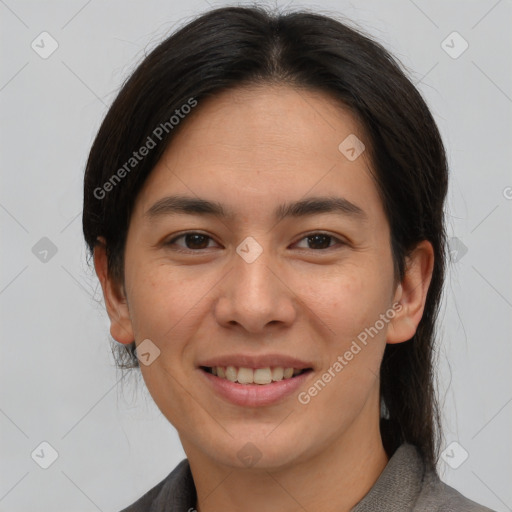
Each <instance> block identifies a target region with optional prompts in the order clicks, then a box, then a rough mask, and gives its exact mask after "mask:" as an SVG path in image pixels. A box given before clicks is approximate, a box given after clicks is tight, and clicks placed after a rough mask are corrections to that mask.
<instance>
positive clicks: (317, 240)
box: [299, 233, 343, 250]
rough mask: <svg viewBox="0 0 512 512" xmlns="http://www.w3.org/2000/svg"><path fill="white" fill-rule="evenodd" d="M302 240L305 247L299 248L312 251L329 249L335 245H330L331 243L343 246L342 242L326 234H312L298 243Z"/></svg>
mask: <svg viewBox="0 0 512 512" xmlns="http://www.w3.org/2000/svg"><path fill="white" fill-rule="evenodd" d="M303 240H306V247H304V246H302V247H300V246H299V248H301V249H313V250H322V249H329V248H330V247H332V246H333V245H336V243H334V244H331V242H332V241H336V242H338V243H339V244H341V245H343V241H342V240H340V239H339V238H336V237H334V236H332V235H329V234H327V233H312V234H311V235H308V236H305V237H304V238H302V239H301V240H300V241H299V243H300V242H302V241H303Z"/></svg>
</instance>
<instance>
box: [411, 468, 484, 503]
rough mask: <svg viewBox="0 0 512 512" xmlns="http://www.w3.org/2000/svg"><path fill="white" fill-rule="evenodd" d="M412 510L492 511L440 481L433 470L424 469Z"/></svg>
mask: <svg viewBox="0 0 512 512" xmlns="http://www.w3.org/2000/svg"><path fill="white" fill-rule="evenodd" d="M414 510H415V511H416V510H417V511H418V512H424V511H425V512H427V511H428V512H494V511H493V510H491V509H490V508H487V507H484V506H483V505H480V504H478V503H476V502H474V501H472V500H470V499H468V498H466V497H465V496H464V495H462V494H461V493H460V492H459V491H457V490H456V489H454V488H453V487H450V486H449V485H447V484H446V483H444V482H443V481H441V480H440V478H439V476H438V475H437V473H436V472H434V471H433V470H431V471H425V474H424V478H423V482H422V486H421V492H420V494H419V496H418V500H417V501H416V506H415V507H414Z"/></svg>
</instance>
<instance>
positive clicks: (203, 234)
mask: <svg viewBox="0 0 512 512" xmlns="http://www.w3.org/2000/svg"><path fill="white" fill-rule="evenodd" d="M187 235H200V236H203V237H205V238H209V239H210V240H213V238H212V237H211V236H209V235H206V234H205V233H201V232H198V231H187V232H185V233H182V234H181V235H178V236H176V237H174V238H173V239H171V240H169V241H168V242H165V243H164V245H165V246H172V245H174V244H175V242H176V240H179V239H180V238H184V237H186V236H187ZM316 235H323V236H325V237H327V238H330V239H332V240H336V241H337V242H338V245H340V246H344V245H348V244H347V243H346V242H344V241H343V240H341V239H340V238H337V237H335V236H334V235H331V234H329V233H324V232H322V231H313V232H311V233H308V234H307V235H305V236H303V237H302V238H300V239H299V240H298V241H297V242H296V243H298V242H301V241H302V240H304V239H307V238H311V237H314V236H316ZM333 247H335V246H334V245H332V246H329V247H327V248H325V249H307V248H306V249H304V248H301V249H302V250H310V251H315V252H322V251H327V250H329V249H332V248H333ZM206 249H208V247H207V248H206ZM173 250H175V251H176V252H182V253H187V254H190V253H197V252H201V251H203V250H204V249H173Z"/></svg>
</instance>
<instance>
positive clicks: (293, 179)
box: [136, 85, 382, 215]
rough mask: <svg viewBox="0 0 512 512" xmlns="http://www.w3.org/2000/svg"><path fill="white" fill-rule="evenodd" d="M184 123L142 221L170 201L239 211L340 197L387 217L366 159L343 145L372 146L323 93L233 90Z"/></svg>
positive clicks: (147, 192) (146, 198)
mask: <svg viewBox="0 0 512 512" xmlns="http://www.w3.org/2000/svg"><path fill="white" fill-rule="evenodd" d="M182 123H183V124H182V125H181V126H180V129H179V131H178V132H177V133H176V135H175V136H174V138H173V139H172V141H171V143H170V145H169V146H168V148H167V149H166V151H165V152H164V154H163V156H162V158H161V159H160V161H159V162H158V164H157V165H156V166H155V168H154V169H153V171H152V172H151V174H150V176H149V177H148V179H147V181H146V183H145V185H144V187H143V190H142V191H141V192H140V194H139V197H138V204H137V208H136V209H138V210H139V213H140V214H143V213H144V212H145V211H147V209H148V208H150V207H151V205H152V204H153V203H154V202H155V201H156V200H158V199H160V198H161V197H164V196H165V195H168V194H171V193H173V194H176V193H177V194H187V195H190V196H192V197H194V196H195V197H201V198H205V199H211V200H214V201H219V200H220V201H221V202H222V199H224V200H225V201H226V202H228V203H229V205H228V206H232V207H233V208H232V209H233V210H235V211H236V210H237V206H238V207H242V209H243V207H244V206H247V205H253V206H254V205H260V206H261V209H264V208H265V207H266V206H270V204H271V203H273V204H275V203H276V202H282V201H283V198H284V197H286V198H287V199H290V200H291V199H293V200H297V199H301V198H305V197H308V196H320V195H322V196H325V195H333V194H336V195H342V196H343V197H346V198H347V199H348V200H350V201H352V202H355V203H360V206H362V207H363V208H364V209H365V210H370V214H371V213H372V212H371V211H372V210H373V213H374V214H376V215H378V214H381V213H382V209H381V205H380V199H379V196H378V192H377V189H376V186H375V183H374V181H373V179H372V177H371V174H370V169H369V165H370V162H369V157H368V154H367V153H368V151H366V150H365V151H363V152H362V153H361V155H360V156H359V157H358V158H356V159H352V158H349V157H352V156H353V152H352V154H351V153H347V152H346V149H347V144H346V143H344V141H347V140H348V141H349V143H350V142H352V141H357V140H359V141H361V142H362V143H363V144H364V145H365V146H366V147H367V148H368V147H369V141H367V140H366V136H365V134H364V132H363V130H362V129H361V127H360V126H359V123H358V122H357V120H356V119H355V117H354V116H353V115H352V114H351V113H350V112H349V111H348V109H347V108H344V107H343V106H342V105H341V103H340V102H338V101H336V100H334V99H333V98H332V97H330V96H328V95H326V94H324V93H321V92H315V91H309V90H304V89H294V88H291V87H289V86H283V85H279V86H251V87H244V88H238V89H233V90H229V91H224V92H222V93H221V94H218V95H216V96H214V97H211V98H208V99H206V100H204V101H202V102H199V104H198V106H197V107H196V108H195V109H194V111H193V112H192V113H191V114H189V116H188V117H187V118H186V119H185V120H184V121H182ZM356 138H357V139H356ZM340 145H341V146H340ZM352 145H353V144H352ZM348 146H350V144H348ZM361 147H362V146H359V148H356V149H360V148H361ZM348 149H351V148H350V147H348Z"/></svg>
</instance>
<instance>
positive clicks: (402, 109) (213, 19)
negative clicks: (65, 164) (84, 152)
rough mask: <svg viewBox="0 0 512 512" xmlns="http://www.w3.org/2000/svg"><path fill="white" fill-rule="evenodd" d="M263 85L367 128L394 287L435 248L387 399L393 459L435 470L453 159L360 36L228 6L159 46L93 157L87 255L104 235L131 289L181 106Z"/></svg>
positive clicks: (320, 19) (398, 349)
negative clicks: (127, 264) (407, 456)
mask: <svg viewBox="0 0 512 512" xmlns="http://www.w3.org/2000/svg"><path fill="white" fill-rule="evenodd" d="M255 84H258V85H265V84H285V85H289V86H291V87H295V88H302V89H308V90H312V91H320V92H324V93H326V94H328V95H330V96H331V97H334V98H337V99H338V100H339V101H340V102H341V103H342V104H343V105H344V106H345V107H346V108H348V109H349V110H350V112H351V113H352V114H353V115H354V117H355V118H356V119H357V120H358V121H359V123H360V124H361V126H362V127H363V129H364V131H365V135H366V137H367V141H368V142H369V144H368V145H367V149H369V154H370V156H371V164H372V172H373V174H374V178H375V180H376V183H377V187H378V190H379V193H380V196H381V198H382V202H383V205H384V209H385V212H386V215H387V218H388V222H389V225H390V229H391V241H390V243H391V248H392V252H393V260H394V264H395V277H396V279H397V280H401V279H402V277H403V275H404V268H405V264H406V257H407V254H408V253H409V251H410V250H411V249H413V248H414V246H415V245H416V244H417V243H418V242H420V241H422V240H429V241H430V242H431V243H432V246H433V248H434V257H435V262H434V269H433V275H432V280H431V284H430V288H429V291H428V294H427V299H426V305H425V310H424V314H423V317H422V319H421V321H420V323H419V326H418V329H417V331H416V334H415V335H414V337H413V338H412V339H411V340H409V341H407V342H404V343H399V344H393V345H391V344H388V345H387V346H386V349H385V352H384V357H383V361H382V365H381V370H380V393H381V403H382V407H381V409H382V413H381V415H382V419H381V433H382V438H383V442H384V446H385V448H386V450H387V452H388V454H389V455H390V454H391V453H392V452H393V451H394V450H395V448H396V447H397V446H398V445H399V444H401V443H403V442H409V443H411V444H414V445H415V446H417V447H418V449H419V450H420V452H421V453H422V455H423V457H424V459H425V461H426V463H427V464H428V465H429V466H430V467H432V468H434V466H435V462H436V460H437V456H438V449H439V439H438V436H439V433H440V425H439V412H438V405H437V400H436V393H435V379H434V372H433V356H434V353H435V352H434V349H435V343H434V341H435V327H436V318H437V315H438V309H439V303H440V299H441V293H442V286H443V281H444V273H445V238H446V234H445V227H444V211H443V208H444V200H445V196H446V191H447V180H448V178H447V174H448V169H447V162H446V156H445V150H444V147H443V143H442V141H441V138H440V135H439V131H438V129H437V126H436V124H435V122H434V120H433V118H432V115H431V113H430V111H429V109H428V107H427V105H426V104H425V101H424V100H423V99H422V97H421V95H420V94H419V92H418V91H417V90H416V88H415V87H414V85H413V84H412V83H411V81H410V80H409V79H408V78H407V76H406V75H405V74H404V72H403V71H402V69H401V66H400V65H399V64H398V63H397V61H396V60H395V59H394V58H393V57H392V56H391V55H390V54H389V53H388V52H387V51H386V50H385V49H384V48H383V47H382V46H381V45H380V44H378V43H376V42H374V41H373V40H372V39H370V38H369V37H367V36H365V35H364V34H362V33H361V32H360V31H358V30H355V29H353V28H350V27H349V26H347V25H346V24H345V23H343V22H341V21H338V20H336V19H335V18H334V17H328V16H324V15H320V14H316V13H311V12H308V11H304V10H303V11H299V12H289V13H273V12H269V11H267V10H266V9H264V8H261V7H256V6H255V7H225V8H219V9H215V10H212V11H209V12H207V13H206V14H203V15H201V16H199V17H198V18H196V19H194V20H193V21H192V22H190V23H188V24H187V25H185V26H184V27H182V28H181V29H180V30H178V31H177V32H176V33H174V34H173V35H171V36H170V37H168V38H167V39H166V40H164V41H163V42H162V43H160V44H159V45H158V46H157V47H156V48H155V49H154V50H153V51H152V52H151V53H150V54H149V55H147V56H146V57H145V58H144V60H143V61H142V63H141V64H140V65H139V66H138V67H137V69H136V70H135V72H134V73H133V74H132V75H131V76H130V77H129V79H128V80H127V81H126V82H125V84H124V85H123V87H122V89H121V91H120V92H119V94H118V96H117V98H116V99H115V101H114V103H113V104H112V106H111V107H110V109H109V111H108V113H107V115H106V117H105V119H104V121H103V123H102V125H101V127H100V130H99V132H98V134H97V136H96V139H95V141H94V143H93V145H92V148H91V151H90V155H89V159H88V162H87V168H86V172H85V181H84V207H83V231H84V236H85V240H86V243H87V245H88V249H89V251H90V255H92V253H93V250H94V246H95V244H96V243H98V242H97V238H98V237H99V236H104V237H105V238H106V240H107V257H108V267H109V272H110V273H111V275H112V276H113V277H114V278H115V279H116V280H117V281H118V282H119V283H121V284H122V283H123V259H124V247H125V242H126V235H127V231H128V226H129V222H130V217H131V213H132V209H133V206H134V202H135V199H136V197H137V194H138V192H139V191H140V189H141V187H142V185H143V183H144V181H145V180H146V178H147V177H148V175H149V174H150V172H151V170H152V169H153V168H154V167H155V164H156V163H157V162H158V160H159V159H160V157H161V155H162V153H163V151H164V150H165V148H166V147H167V145H168V144H169V142H170V140H171V139H172V137H173V136H174V134H175V133H176V132H177V130H179V128H180V126H182V125H183V123H185V122H186V117H185V119H184V120H183V121H179V122H178V123H174V122H172V121H170V120H171V118H172V117H173V116H176V115H179V114H180V113H183V112H184V111H183V110H181V109H182V108H183V105H186V104H189V105H192V103H193V102H197V104H199V107H197V108H198V109H199V108H200V104H201V100H203V99H205V98H208V97H210V96H214V95H215V94H218V93H219V92H221V91H225V90H228V89H233V88H236V87H241V86H243V85H255ZM182 117H183V116H181V115H180V118H182ZM157 127H166V128H167V129H163V128H161V130H160V132H161V133H160V132H158V133H159V135H160V137H156V136H155V129H156V128H157ZM148 138H151V139H152V140H153V141H154V142H155V146H156V147H154V148H153V147H152V148H151V150H150V151H149V152H147V155H146V156H144V158H141V159H140V160H139V159H137V161H134V160H133V161H132V160H130V159H131V158H134V156H133V152H134V151H136V150H138V149H139V148H141V147H143V146H145V145H146V146H147V145H148V140H149V139H148ZM155 139H158V140H155ZM340 142H341V141H340ZM127 162H131V163H130V165H129V166H127ZM132 164H133V165H132ZM120 169H124V170H125V172H122V171H120ZM114 175H115V176H117V178H116V177H115V176H114ZM114 178H115V179H114ZM107 183H109V185H106V186H105V184H107ZM107 189H108V190H107ZM134 349H135V343H131V344H130V345H128V346H126V345H120V344H118V343H115V356H116V362H117V364H118V366H119V367H120V368H136V367H137V366H138V360H137V357H136V353H135V351H134Z"/></svg>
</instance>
